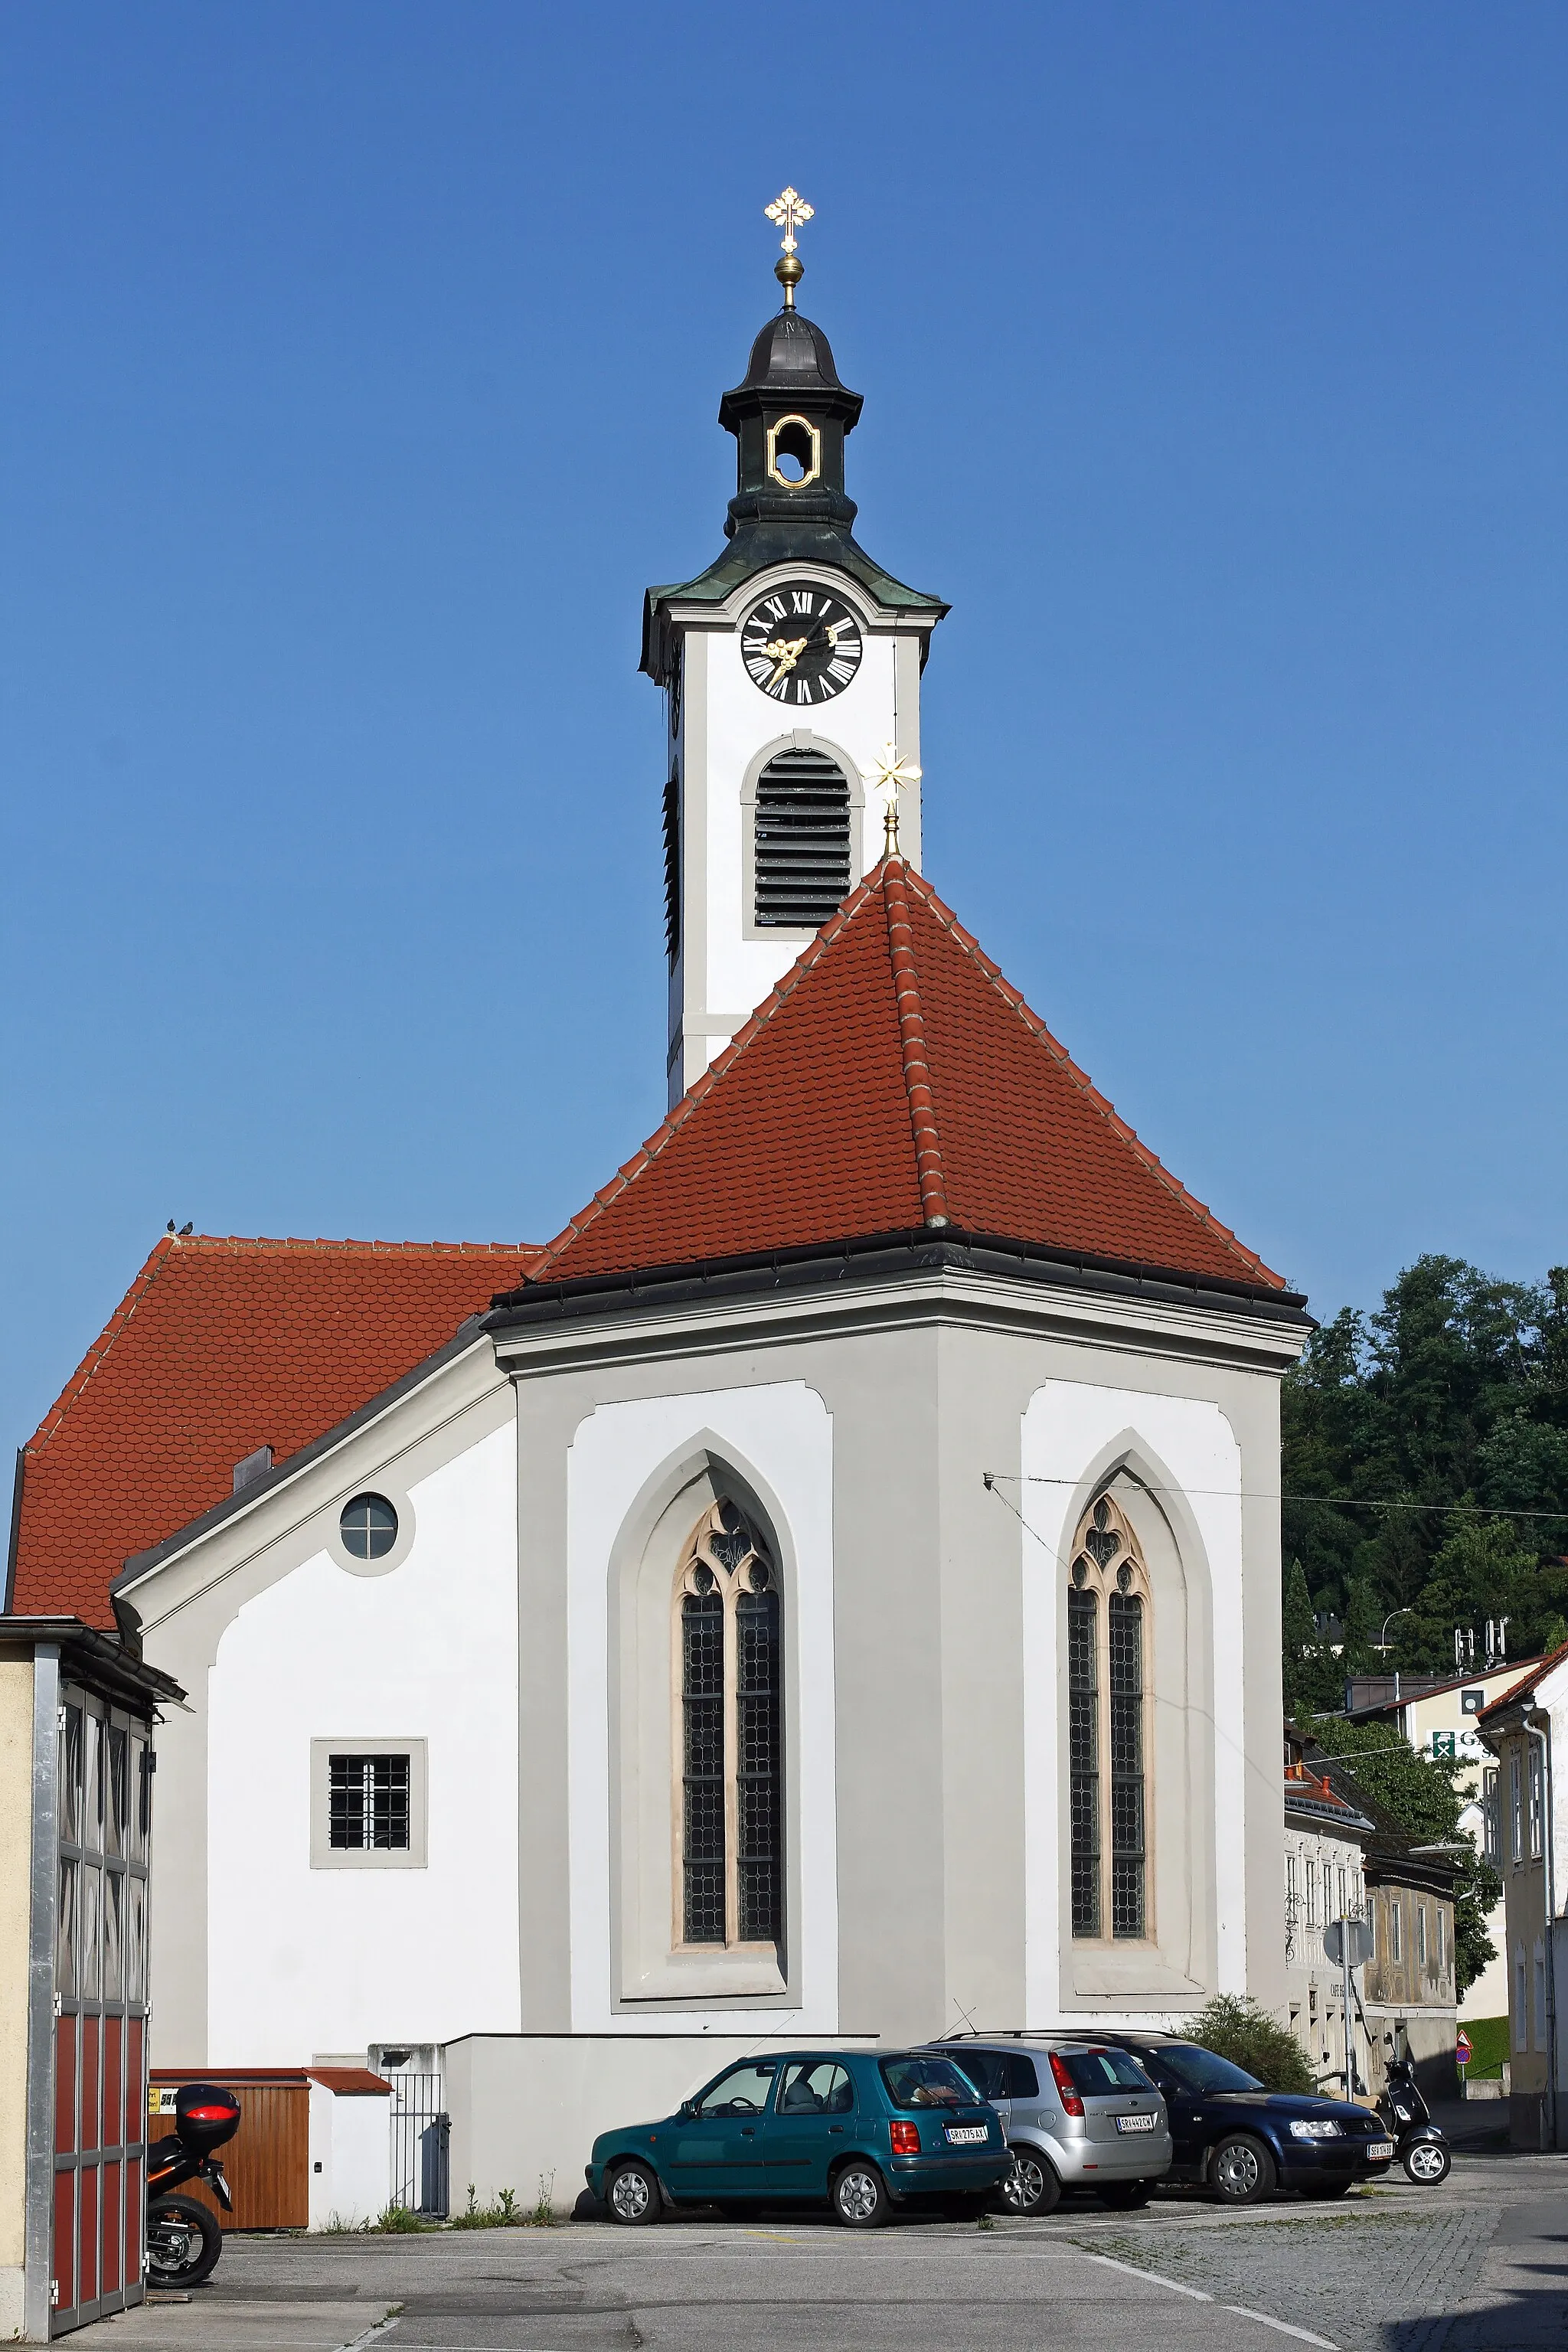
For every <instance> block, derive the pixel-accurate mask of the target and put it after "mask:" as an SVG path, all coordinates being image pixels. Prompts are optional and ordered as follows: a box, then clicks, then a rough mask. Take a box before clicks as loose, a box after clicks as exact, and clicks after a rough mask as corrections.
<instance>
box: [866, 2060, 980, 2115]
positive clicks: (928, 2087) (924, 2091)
mask: <svg viewBox="0 0 1568 2352" xmlns="http://www.w3.org/2000/svg"><path fill="white" fill-rule="evenodd" d="M881 2065H882V2080H883V2082H884V2083H886V2084H887V2086H888V2096H889V2098H890V2099H891V2100H892V2103H893V2105H894V2106H896V2107H972V2106H973V2105H974V2089H973V2084H969V2083H966V2082H965V2081H964V2079H963V2075H962V2074H960V2073H959V2071H958V2069H957V2067H956V2066H955V2065H953V2063H952V2060H951V2059H947V2058H884V2059H883V2060H882V2062H881Z"/></svg>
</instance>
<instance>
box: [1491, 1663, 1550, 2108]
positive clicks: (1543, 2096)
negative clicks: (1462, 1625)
mask: <svg viewBox="0 0 1568 2352" xmlns="http://www.w3.org/2000/svg"><path fill="white" fill-rule="evenodd" d="M1479 1730H1480V1734H1481V1737H1482V1738H1483V1739H1484V1740H1485V1741H1486V1743H1487V1745H1488V1747H1489V1748H1490V1750H1491V1752H1492V1754H1493V1755H1494V1756H1495V1757H1496V1758H1497V1760H1498V1770H1497V1786H1496V1789H1495V1790H1494V1791H1493V1792H1492V1811H1491V1823H1490V1826H1491V1844H1492V1851H1493V1854H1494V1858H1495V1860H1496V1863H1497V1866H1498V1869H1499V1870H1500V1872H1501V1874H1502V1883H1503V1929H1502V1935H1501V1937H1499V1938H1497V1940H1500V1942H1501V1943H1502V1945H1503V1951H1504V1958H1505V1961H1506V1965H1507V1969H1508V2021H1509V2034H1508V2039H1509V2053H1510V2091H1509V2122H1510V2137H1511V2138H1512V2140H1513V2144H1514V2146H1515V2147H1563V2146H1565V2145H1568V2111H1565V2110H1568V2079H1565V2074H1564V2066H1563V2032H1562V2026H1561V2019H1562V2015H1563V2004H1564V2002H1565V2001H1568V1957H1565V1956H1568V1937H1563V1934H1562V1932H1561V1930H1562V1923H1563V1900H1564V1895H1565V1892H1568V1837H1565V1835H1564V1825H1563V1822H1562V1819H1561V1817H1560V1814H1559V1810H1558V1806H1557V1803H1556V1790H1555V1783H1554V1778H1553V1775H1554V1767H1555V1757H1556V1750H1557V1745H1558V1742H1559V1741H1560V1740H1561V1741H1563V1743H1564V1748H1565V1751H1568V1644H1564V1646H1563V1648H1562V1649H1560V1650H1553V1651H1552V1654H1551V1655H1550V1656H1549V1657H1545V1658H1542V1659H1539V1660H1538V1661H1537V1662H1536V1663H1535V1664H1534V1665H1533V1666H1532V1667H1531V1670H1530V1672H1529V1673H1528V1674H1527V1675H1525V1677H1524V1679H1523V1680H1522V1681H1521V1682H1519V1683H1516V1684H1515V1685H1514V1686H1513V1687H1512V1689H1510V1690H1509V1691H1507V1692H1506V1693H1505V1694H1504V1695H1503V1696H1502V1697H1500V1698H1499V1699H1497V1700H1495V1701H1494V1702H1493V1704H1492V1705H1491V1706H1489V1707H1487V1708H1486V1710H1485V1711H1484V1713H1483V1714H1482V1715H1481V1716H1480V1717H1479ZM1494 1934H1495V1931H1494Z"/></svg>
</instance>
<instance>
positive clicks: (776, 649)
mask: <svg viewBox="0 0 1568 2352" xmlns="http://www.w3.org/2000/svg"><path fill="white" fill-rule="evenodd" d="M806 642H807V641H806V639H805V637H789V638H784V637H774V639H773V642H772V644H771V645H766V646H763V653H765V654H766V655H767V656H768V659H769V660H770V661H774V662H776V663H777V664H778V667H777V668H776V669H775V670H774V672H773V676H772V677H770V678H769V680H768V684H769V686H776V685H777V684H778V682H779V680H780V678H781V677H787V675H788V674H789V672H790V671H791V670H792V669H793V668H794V667H795V664H796V662H797V661H798V660H799V659H800V657H801V656H802V654H803V653H804V652H805V648H806Z"/></svg>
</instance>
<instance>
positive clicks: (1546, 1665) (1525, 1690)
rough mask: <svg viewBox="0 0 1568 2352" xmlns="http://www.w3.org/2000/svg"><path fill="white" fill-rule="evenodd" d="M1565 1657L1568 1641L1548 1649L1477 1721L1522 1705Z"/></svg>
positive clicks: (1482, 1712)
mask: <svg viewBox="0 0 1568 2352" xmlns="http://www.w3.org/2000/svg"><path fill="white" fill-rule="evenodd" d="M1564 1658H1568V1642H1563V1643H1560V1644H1559V1646H1558V1647H1557V1648H1556V1649H1555V1650H1548V1651H1547V1653H1546V1654H1545V1656H1544V1657H1542V1658H1540V1659H1538V1660H1537V1662H1536V1664H1534V1665H1533V1666H1531V1670H1530V1672H1529V1674H1527V1675H1525V1677H1524V1679H1523V1680H1522V1682H1517V1683H1515V1684H1514V1685H1513V1687H1512V1688H1511V1689H1510V1690H1506V1691H1504V1693H1503V1695H1502V1696H1501V1698H1494V1699H1493V1701H1492V1703H1491V1705H1490V1706H1483V1707H1482V1709H1481V1711H1480V1713H1479V1715H1478V1716H1477V1717H1476V1721H1477V1722H1478V1723H1485V1722H1486V1721H1487V1719H1488V1717H1489V1716H1494V1715H1495V1716H1501V1715H1502V1713H1503V1712H1504V1710H1505V1709H1506V1708H1508V1707H1510V1706H1523V1705H1524V1703H1525V1701H1526V1700H1527V1699H1532V1698H1533V1697H1534V1696H1535V1694H1536V1692H1537V1691H1538V1690H1539V1689H1540V1687H1541V1685H1542V1683H1543V1682H1544V1681H1545V1679H1546V1677H1547V1675H1549V1674H1550V1673H1551V1672H1552V1667H1553V1666H1558V1665H1561V1664H1562V1663H1563V1659H1564ZM1470 1679H1471V1680H1472V1681H1474V1680H1475V1679H1476V1677H1475V1676H1474V1675H1472V1676H1471V1677H1470ZM1423 1696H1426V1694H1425V1693H1423Z"/></svg>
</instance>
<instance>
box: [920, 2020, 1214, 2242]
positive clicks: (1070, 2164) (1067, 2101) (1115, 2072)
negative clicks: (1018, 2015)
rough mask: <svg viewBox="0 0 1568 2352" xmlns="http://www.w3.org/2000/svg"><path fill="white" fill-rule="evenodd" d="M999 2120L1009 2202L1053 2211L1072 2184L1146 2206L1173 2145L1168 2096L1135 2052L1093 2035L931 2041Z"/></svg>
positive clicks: (1110, 2199) (1112, 2200) (1004, 2195)
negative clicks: (1007, 2153)
mask: <svg viewBox="0 0 1568 2352" xmlns="http://www.w3.org/2000/svg"><path fill="white" fill-rule="evenodd" d="M931 2046H932V2047H933V2048H940V2049H942V2050H943V2051H944V2052H945V2053H946V2054H947V2055H948V2056H949V2057H950V2058H951V2059H952V2063H953V2064H954V2065H955V2066H960V2067H962V2068H963V2072H964V2073H965V2074H967V2075H968V2077H969V2079H970V2081H971V2082H972V2083H973V2085H974V2087H975V2089H976V2090H977V2091H978V2092H979V2094H980V2095H981V2096H982V2098H984V2099H985V2100H987V2101H988V2102H989V2103H990V2105H992V2106H993V2107H994V2108H995V2110H996V2112H997V2114H998V2116H1000V2117H1001V2119H1002V2127H1003V2129H1004V2131H1005V2133H1006V2135H1007V2139H1008V2144H1009V2146H1010V2147H1011V2148H1012V2150H1013V2158H1014V2168H1013V2170H1012V2172H1011V2173H1010V2174H1009V2176H1008V2178H1007V2179H1005V2181H1004V2182H1003V2184H1002V2188H1001V2191H1000V2196H1001V2200H1002V2202H1003V2203H1004V2205H1005V2207H1006V2208H1007V2210H1009V2211H1010V2212H1014V2213H1027V2214H1039V2213H1051V2212H1054V2211H1055V2210H1056V2208H1057V2207H1058V2205H1059V2204H1060V2203H1061V2201H1062V2191H1063V2190H1064V2189H1094V2190H1095V2191H1096V2192H1097V2193H1098V2195H1099V2196H1100V2200H1101V2201H1102V2202H1103V2203H1104V2204H1107V2205H1111V2206H1115V2207H1118V2208H1122V2207H1127V2206H1133V2205H1144V2204H1147V2202H1148V2200H1149V2191H1150V2189H1151V2188H1152V2186H1153V2184H1154V2182H1155V2181H1156V2180H1158V2179H1159V2178H1160V2176H1161V2175H1162V2173H1163V2172H1166V2171H1167V2170H1168V2169H1169V2168H1170V2163H1171V2156H1172V2147H1171V2134H1170V2128H1169V2126H1168V2124H1167V2122H1166V2118H1165V2103H1164V2101H1163V2099H1162V2098H1161V2096H1160V2094H1159V2092H1158V2091H1157V2090H1156V2089H1155V2087H1154V2085H1153V2084H1152V2083H1151V2081H1150V2080H1149V2077H1148V2075H1147V2074H1145V2073H1144V2072H1143V2069H1142V2066H1140V2065H1139V2063H1138V2062H1137V2060H1136V2059H1135V2058H1132V2057H1130V2056H1129V2054H1128V2053H1127V2052H1126V2051H1125V2050H1121V2049H1119V2048H1117V2047H1116V2046H1115V2045H1114V2044H1112V2043H1108V2042H1100V2040H1098V2039H1097V2038H1091V2037H1089V2036H1087V2035H1085V2036H1083V2037H1081V2038H1080V2037H1079V2036H1076V2035H1075V2036H1074V2037H1072V2038H1071V2039H1067V2038H1065V2037H1058V2036H1056V2035H1054V2034H1047V2035H1023V2034H1020V2035H1018V2036H1016V2037H1014V2036H1013V2035H1008V2036H1006V2037H1005V2039H1004V2038H997V2039H994V2040H988V2039H986V2038H984V2037H983V2036H975V2037H973V2039H972V2038H971V2037H969V2036H968V2035H965V2036H963V2038H962V2039H961V2038H959V2037H958V2036H954V2037H953V2039H952V2040H951V2041H949V2042H940V2043H933V2044H932V2045H931Z"/></svg>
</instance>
